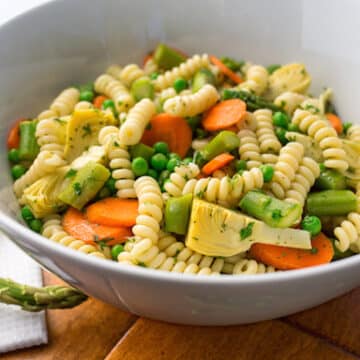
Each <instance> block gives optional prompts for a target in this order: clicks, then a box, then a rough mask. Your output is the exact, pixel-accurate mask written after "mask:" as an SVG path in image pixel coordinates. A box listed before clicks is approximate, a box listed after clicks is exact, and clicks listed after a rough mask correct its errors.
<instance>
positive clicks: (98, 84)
mask: <svg viewBox="0 0 360 360" xmlns="http://www.w3.org/2000/svg"><path fill="white" fill-rule="evenodd" d="M94 86H95V91H96V92H98V93H100V94H104V95H106V96H108V97H109V98H111V99H112V100H113V101H114V103H115V106H116V109H117V110H118V111H119V112H122V111H128V110H129V109H130V108H131V107H132V106H133V105H134V99H133V97H132V96H131V94H130V93H129V91H128V89H127V88H126V86H125V85H123V84H122V83H121V82H120V81H118V80H116V79H114V78H113V77H112V76H110V75H108V74H102V75H100V76H99V77H98V78H97V79H96V80H95V84H94Z"/></svg>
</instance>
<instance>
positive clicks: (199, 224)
mask: <svg viewBox="0 0 360 360" xmlns="http://www.w3.org/2000/svg"><path fill="white" fill-rule="evenodd" d="M254 243H263V244H272V245H279V246H288V247H293V248H298V249H311V242H310V234H309V233H308V232H307V231H302V230H296V229H290V228H287V229H279V228H272V227H270V226H268V225H266V224H265V223H264V222H262V221H259V220H256V219H253V218H251V217H249V216H246V215H244V214H242V213H239V212H235V211H232V210H229V209H226V208H223V207H221V206H219V205H215V204H211V203H208V202H206V201H203V200H199V199H194V201H193V205H192V212H191V218H190V222H189V230H188V234H187V237H186V246H188V247H189V248H190V249H191V250H193V251H197V252H199V253H200V254H203V255H207V256H233V255H236V254H238V253H240V252H244V251H247V250H249V249H250V247H251V245H252V244H254Z"/></svg>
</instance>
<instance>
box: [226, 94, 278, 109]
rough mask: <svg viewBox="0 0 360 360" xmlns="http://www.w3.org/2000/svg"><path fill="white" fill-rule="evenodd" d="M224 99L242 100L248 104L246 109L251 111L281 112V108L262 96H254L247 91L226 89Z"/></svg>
mask: <svg viewBox="0 0 360 360" xmlns="http://www.w3.org/2000/svg"><path fill="white" fill-rule="evenodd" d="M222 99H223V100H228V99H240V100H242V101H244V102H245V103H246V108H247V110H249V111H255V110H258V109H270V110H272V111H281V108H279V107H278V106H276V105H275V104H273V103H272V102H271V101H268V100H266V99H264V98H262V97H260V96H257V95H255V94H252V93H250V92H248V91H245V90H233V89H224V91H223V93H222Z"/></svg>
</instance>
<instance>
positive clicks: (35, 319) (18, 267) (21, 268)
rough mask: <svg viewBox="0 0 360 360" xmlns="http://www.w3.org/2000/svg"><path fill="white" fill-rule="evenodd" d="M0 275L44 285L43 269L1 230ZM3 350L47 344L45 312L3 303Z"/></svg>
mask: <svg viewBox="0 0 360 360" xmlns="http://www.w3.org/2000/svg"><path fill="white" fill-rule="evenodd" d="M0 277H5V278H11V279H12V280H14V281H18V282H20V283H24V284H27V285H33V286H42V285H43V284H42V276H41V269H40V267H39V265H37V264H36V263H35V262H34V260H32V259H31V258H30V257H29V256H27V255H26V254H25V253H24V252H22V251H21V250H20V249H19V248H18V247H17V246H16V245H14V244H13V243H12V242H11V241H10V240H9V239H8V238H7V237H6V236H5V235H4V234H3V233H1V232H0ZM0 318H1V321H0V353H2V352H7V351H11V350H15V349H21V348H25V347H30V346H34V345H40V344H44V343H47V330H46V320H45V312H44V311H41V312H38V313H30V312H26V311H23V310H21V309H20V308H19V307H18V306H15V305H5V304H0Z"/></svg>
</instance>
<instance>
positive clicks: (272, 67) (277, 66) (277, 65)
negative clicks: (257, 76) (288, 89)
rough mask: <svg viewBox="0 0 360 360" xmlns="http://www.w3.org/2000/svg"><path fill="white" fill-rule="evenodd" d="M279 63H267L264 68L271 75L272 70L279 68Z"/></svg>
mask: <svg viewBox="0 0 360 360" xmlns="http://www.w3.org/2000/svg"><path fill="white" fill-rule="evenodd" d="M280 68H281V65H280V64H272V65H269V66H268V67H267V68H266V70H267V71H268V73H269V74H270V75H271V74H272V73H273V72H274V71H276V70H277V69H280Z"/></svg>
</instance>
